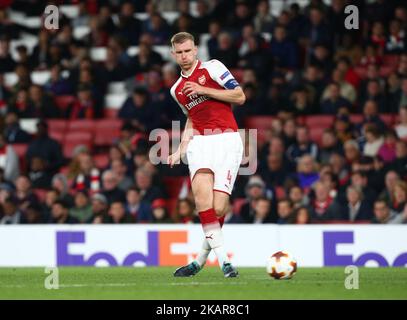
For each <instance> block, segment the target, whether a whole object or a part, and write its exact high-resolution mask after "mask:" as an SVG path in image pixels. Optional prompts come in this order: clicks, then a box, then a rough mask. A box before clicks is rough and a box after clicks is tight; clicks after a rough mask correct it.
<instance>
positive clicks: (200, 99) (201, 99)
mask: <svg viewBox="0 0 407 320" xmlns="http://www.w3.org/2000/svg"><path fill="white" fill-rule="evenodd" d="M206 100H209V98H208V97H207V96H200V97H198V98H197V99H194V100H192V101H191V102H190V103H187V104H186V105H185V108H186V109H187V110H191V109H192V108H193V107H195V106H197V105H198V104H200V103H202V102H204V101H206Z"/></svg>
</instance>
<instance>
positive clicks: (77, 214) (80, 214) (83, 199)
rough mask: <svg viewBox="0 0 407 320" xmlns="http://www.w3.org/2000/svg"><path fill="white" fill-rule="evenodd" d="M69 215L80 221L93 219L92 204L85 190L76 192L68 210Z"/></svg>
mask: <svg viewBox="0 0 407 320" xmlns="http://www.w3.org/2000/svg"><path fill="white" fill-rule="evenodd" d="M69 215H70V216H71V217H74V218H76V219H77V220H78V221H79V222H80V223H88V222H89V221H91V220H92V219H93V213H92V206H91V204H90V201H89V196H88V194H87V192H86V191H77V192H76V194H75V197H74V206H73V207H72V208H71V209H70V210H69Z"/></svg>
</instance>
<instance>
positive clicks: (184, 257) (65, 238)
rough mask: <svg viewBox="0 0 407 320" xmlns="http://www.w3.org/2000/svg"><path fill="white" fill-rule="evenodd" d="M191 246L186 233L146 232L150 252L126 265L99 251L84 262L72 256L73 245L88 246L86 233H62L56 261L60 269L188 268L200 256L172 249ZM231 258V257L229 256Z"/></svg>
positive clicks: (131, 256) (127, 259) (131, 258)
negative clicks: (102, 265) (138, 265)
mask: <svg viewBox="0 0 407 320" xmlns="http://www.w3.org/2000/svg"><path fill="white" fill-rule="evenodd" d="M187 242H188V233H187V231H149V232H147V252H146V253H142V252H139V251H134V252H130V253H128V254H127V255H126V256H125V257H124V259H123V261H118V259H117V258H116V257H115V256H114V254H113V253H111V252H105V251H99V252H95V253H93V254H91V255H90V256H89V257H87V258H85V256H84V255H83V254H71V253H69V246H70V245H71V244H83V245H86V234H85V232H84V231H59V232H57V233H56V250H57V252H56V259H57V265H58V266H94V265H96V263H97V262H98V261H104V262H107V264H108V265H109V266H133V265H134V264H135V263H137V262H142V263H144V264H145V265H146V266H180V265H185V264H187V263H188V262H189V261H188V260H189V259H190V258H195V257H196V255H197V254H193V253H192V254H190V255H188V254H174V253H172V251H171V246H172V245H173V244H175V243H177V244H182V243H185V244H186V243H187ZM229 256H230V257H231V254H229ZM215 264H217V261H216V260H215V261H208V263H207V265H215Z"/></svg>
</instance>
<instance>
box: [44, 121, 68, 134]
mask: <svg viewBox="0 0 407 320" xmlns="http://www.w3.org/2000/svg"><path fill="white" fill-rule="evenodd" d="M47 123H48V129H49V130H50V131H59V132H62V133H64V132H65V130H66V129H67V127H68V124H67V121H66V120H59V119H58V120H57V119H52V120H47Z"/></svg>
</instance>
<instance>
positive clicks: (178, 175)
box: [0, 0, 407, 224]
mask: <svg viewBox="0 0 407 320" xmlns="http://www.w3.org/2000/svg"><path fill="white" fill-rule="evenodd" d="M273 2H274V1H264V0H252V1H250V2H249V1H239V0H235V1H232V0H231V1H222V0H217V1H205V0H197V1H194V2H192V1H186V0H178V1H177V0H165V1H160V0H149V1H147V0H145V1H141V0H137V1H136V0H134V1H119V0H87V1H74V0H72V1H39V0H31V1H30V4H31V5H30V6H27V5H26V3H25V1H18V0H15V1H3V2H1V3H2V7H1V9H0V112H1V123H0V126H1V134H0V204H1V205H0V224H19V223H29V224H33V223H174V222H177V223H191V222H192V223H193V222H198V219H197V216H196V213H195V209H194V203H193V200H192V199H193V198H192V196H191V192H190V190H189V186H190V185H189V177H188V171H187V168H186V166H185V165H180V166H178V167H176V168H174V169H169V168H168V166H167V165H165V164H160V165H153V164H152V162H151V161H150V158H149V150H150V148H151V146H152V144H153V143H152V142H151V141H149V139H148V136H149V133H150V131H151V130H153V129H156V128H164V129H167V130H171V121H173V120H178V121H181V126H183V124H184V123H185V117H184V115H183V114H182V112H181V110H180V108H179V107H178V105H177V104H176V103H175V102H174V101H173V100H172V98H171V96H170V93H169V88H170V87H171V86H172V84H173V83H174V82H175V81H176V80H177V79H178V77H179V70H178V69H177V67H176V66H175V65H174V64H173V63H172V62H171V61H166V59H165V58H164V57H163V56H162V55H161V54H160V52H158V51H157V50H155V48H156V47H157V46H168V50H170V48H169V39H170V37H171V36H172V34H174V33H175V32H179V31H187V32H191V33H192V34H194V36H195V38H196V40H197V41H198V42H199V46H201V47H206V48H207V52H208V56H209V58H210V59H218V60H220V61H221V62H223V63H224V64H225V65H226V66H227V67H228V68H229V69H230V70H231V71H232V73H233V74H234V75H235V77H236V78H237V80H238V81H239V82H240V84H241V86H242V87H243V89H244V92H245V94H246V98H247V99H246V102H245V104H244V105H243V106H239V107H235V106H233V111H234V114H235V116H236V119H237V121H238V123H239V126H240V127H241V128H257V129H258V138H259V140H258V150H257V158H258V166H257V171H256V173H255V174H254V175H250V176H244V175H241V176H239V177H238V179H237V182H236V185H235V190H234V192H233V196H232V199H231V205H230V213H229V214H228V215H227V217H226V223H279V224H307V223H336V222H341V223H344V222H347V223H379V224H387V223H406V222H407V205H406V204H407V182H406V178H407V39H406V37H407V5H406V4H405V2H404V1H390V0H375V1H362V0H360V1H352V4H356V5H357V6H358V8H359V11H360V13H359V16H360V22H359V30H347V29H345V27H344V23H343V22H344V20H345V18H346V14H345V13H344V6H346V5H347V4H350V1H346V0H332V1H319V0H310V1H299V2H300V3H301V5H299V4H297V3H295V2H294V1H287V2H285V1H284V4H285V6H284V7H283V8H282V10H281V11H280V12H279V13H278V15H273V14H272V12H273V11H272V6H273ZM304 2H305V3H306V4H305V5H303V4H304ZM326 3H330V4H326ZM46 4H56V5H62V4H69V5H76V6H78V7H79V10H78V14H77V15H76V16H75V17H70V18H68V17H67V16H63V15H61V18H60V21H59V29H57V30H48V29H46V28H43V27H41V28H39V29H35V28H28V27H27V26H22V25H21V24H18V23H16V22H14V21H13V20H12V19H10V17H9V16H10V15H11V12H24V14H26V15H27V16H41V15H42V14H43V9H44V8H45V5H46ZM192 4H193V5H194V10H192V9H191V8H192ZM165 12H177V15H176V18H175V19H174V20H173V21H169V20H166V19H165V15H164V13H165ZM136 13H145V19H140V18H137V17H138V16H137V15H136ZM43 18H44V16H43ZM81 27H88V28H89V30H90V31H89V32H88V33H86V34H85V35H84V36H82V37H80V38H79V39H78V37H74V30H75V29H77V28H81ZM25 33H31V34H33V35H35V36H37V37H38V43H37V44H36V45H35V46H34V48H33V50H29V48H28V47H27V46H26V45H24V44H19V45H18V46H16V48H15V55H12V54H11V45H10V44H11V42H12V41H13V40H18V39H21V37H22V36H23V35H24V34H25ZM202 35H206V37H203V36H202ZM202 39H204V41H199V40H202ZM131 47H137V49H138V50H137V53H136V54H135V55H134V54H129V50H128V49H129V48H131ZM92 48H106V56H105V57H104V59H103V60H102V61H94V59H92V56H91V54H90V51H91V49H92ZM44 70H45V71H49V72H50V78H49V80H48V81H47V82H46V83H44V84H43V85H39V84H38V83H34V81H33V80H32V77H31V76H30V75H31V74H32V72H34V71H44ZM8 73H15V75H16V78H17V80H16V82H15V83H14V84H13V85H12V86H10V85H7V84H6V82H5V75H6V74H8ZM119 82H120V83H123V84H125V88H126V90H127V92H128V97H127V99H126V100H125V101H124V102H123V104H122V105H121V106H120V108H119V110H118V111H117V112H114V113H112V112H111V111H112V110H107V108H106V107H107V106H106V105H105V97H106V95H107V94H108V92H107V91H108V87H109V85H110V84H112V83H119ZM67 97H68V98H67ZM33 118H34V119H38V120H39V121H38V123H37V125H36V132H35V133H34V134H33V133H29V132H27V131H26V130H24V128H23V127H22V126H21V121H22V120H24V119H33ZM104 120H106V121H107V122H106V123H110V124H112V125H113V124H114V125H115V127H114V128H113V127H109V126H105V127H102V129H101V130H102V131H101V137H102V138H101V139H102V140H103V139H104V142H103V141H102V143H100V144H98V143H96V141H97V138H96V137H95V135H94V134H95V132H90V130H88V129H89V128H90V126H94V125H95V126H96V123H102V122H103V121H104ZM109 121H110V122H109ZM80 123H82V124H83V126H82V127H79V126H80ZM74 124H77V125H78V127H77V128H76V129H75V127H74ZM58 125H60V126H58ZM66 128H68V129H66ZM64 130H65V131H64ZM66 130H67V131H66ZM95 130H96V129H95ZM112 132H113V133H114V135H113V136H111V134H112ZM99 138H100V137H99ZM84 141H85V142H84ZM106 141H107V142H106ZM24 146H25V148H24ZM68 146H69V148H68ZM67 148H68V149H67ZM18 150H23V151H22V152H21V151H18Z"/></svg>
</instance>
